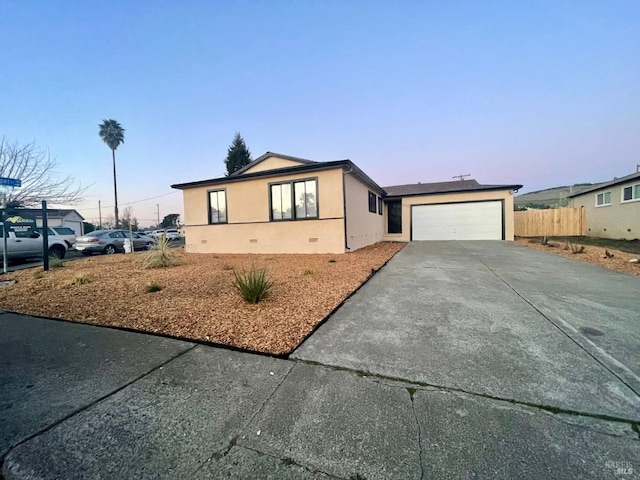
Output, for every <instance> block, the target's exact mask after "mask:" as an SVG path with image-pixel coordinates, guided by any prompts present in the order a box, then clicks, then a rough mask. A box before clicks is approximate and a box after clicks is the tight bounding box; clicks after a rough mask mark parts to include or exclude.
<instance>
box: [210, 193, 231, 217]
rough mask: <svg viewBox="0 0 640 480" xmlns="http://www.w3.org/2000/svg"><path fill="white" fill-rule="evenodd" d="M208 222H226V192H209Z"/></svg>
mask: <svg viewBox="0 0 640 480" xmlns="http://www.w3.org/2000/svg"><path fill="white" fill-rule="evenodd" d="M209 223H212V224H213V223H227V192H226V191H224V190H214V191H211V192H209Z"/></svg>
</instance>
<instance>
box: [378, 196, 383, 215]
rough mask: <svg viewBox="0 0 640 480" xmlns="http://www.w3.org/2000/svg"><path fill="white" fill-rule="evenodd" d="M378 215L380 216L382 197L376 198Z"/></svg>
mask: <svg viewBox="0 0 640 480" xmlns="http://www.w3.org/2000/svg"><path fill="white" fill-rule="evenodd" d="M378 215H382V197H378Z"/></svg>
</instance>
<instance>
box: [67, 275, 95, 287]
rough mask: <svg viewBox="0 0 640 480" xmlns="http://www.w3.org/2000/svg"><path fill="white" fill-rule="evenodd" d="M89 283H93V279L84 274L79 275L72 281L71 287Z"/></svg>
mask: <svg viewBox="0 0 640 480" xmlns="http://www.w3.org/2000/svg"><path fill="white" fill-rule="evenodd" d="M87 283H91V279H90V278H89V277H87V276H86V275H85V274H84V273H77V274H75V275H74V276H73V278H72V279H71V285H85V284H87Z"/></svg>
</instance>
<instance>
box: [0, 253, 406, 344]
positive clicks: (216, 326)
mask: <svg viewBox="0 0 640 480" xmlns="http://www.w3.org/2000/svg"><path fill="white" fill-rule="evenodd" d="M403 246H404V244H398V243H378V244H376V245H372V246H370V247H366V248H363V249H361V250H357V251H355V252H352V253H346V254H343V255H333V254H326V255H211V254H208V255H206V254H184V253H178V254H177V255H178V257H179V260H180V264H179V265H177V266H174V267H170V268H165V269H153V270H148V269H144V268H143V267H142V265H141V263H140V261H139V258H140V257H139V255H144V254H133V255H111V256H95V257H90V258H86V259H81V260H76V261H73V262H67V263H66V264H65V268H62V269H58V270H51V271H49V272H45V273H44V275H43V277H42V278H34V275H33V272H32V271H30V270H22V271H18V272H13V273H10V274H7V275H6V276H5V277H6V279H7V280H8V279H16V280H18V283H16V284H15V285H13V286H11V287H9V288H5V289H2V290H0V308H4V309H7V310H13V311H18V312H23V313H29V314H34V315H42V316H46V317H55V318H64V319H67V320H73V321H78V322H84V323H92V324H99V325H112V326H118V327H128V328H135V329H138V330H143V331H148V332H157V333H163V334H168V335H174V336H178V337H185V338H193V339H198V340H205V341H211V342H216V343H221V344H226V345H233V346H235V347H240V348H245V349H249V350H254V351H260V352H267V353H272V354H284V353H288V352H290V351H291V350H293V349H294V348H295V347H296V346H297V345H298V344H299V343H300V342H301V341H302V340H303V339H304V338H305V337H306V336H307V335H308V334H309V333H310V332H311V331H312V330H313V328H314V327H315V326H316V325H317V324H318V323H319V322H320V321H322V320H323V319H324V318H325V317H326V316H327V315H328V314H329V313H330V312H331V311H332V310H333V309H334V308H335V307H336V306H337V305H338V304H339V303H340V302H342V301H343V300H344V299H345V298H346V297H347V296H349V294H350V293H351V292H353V291H354V290H355V289H356V288H357V287H358V286H360V285H361V284H362V282H363V281H364V280H366V279H367V277H368V276H369V275H370V274H371V271H372V269H374V270H377V269H378V268H380V267H381V266H382V265H383V264H384V263H385V262H387V261H388V260H389V259H390V258H391V257H392V256H393V255H395V254H396V253H397V252H398V251H399V250H400V249H401V248H402V247H403ZM331 259H335V262H330V260H331ZM253 265H256V266H259V267H266V268H267V271H268V273H269V275H270V276H271V278H272V279H273V280H274V282H275V284H274V287H273V290H272V291H271V292H270V294H269V296H268V297H267V298H266V299H264V300H263V301H261V302H260V303H258V304H250V303H247V302H245V301H244V300H243V299H242V298H241V297H240V295H239V294H238V292H237V291H236V288H235V286H234V282H235V278H234V269H235V270H242V269H249V268H251V266H253ZM229 267H230V268H229ZM305 269H312V270H313V272H314V273H313V275H304V274H303V272H304V270H305ZM80 273H82V274H83V275H85V276H87V277H89V278H91V283H90V284H85V285H73V286H72V285H71V279H72V278H73V277H74V276H75V275H77V274H80ZM152 283H155V284H158V285H162V290H161V291H159V292H156V293H153V294H152V295H150V294H148V293H147V288H148V285H150V284H152Z"/></svg>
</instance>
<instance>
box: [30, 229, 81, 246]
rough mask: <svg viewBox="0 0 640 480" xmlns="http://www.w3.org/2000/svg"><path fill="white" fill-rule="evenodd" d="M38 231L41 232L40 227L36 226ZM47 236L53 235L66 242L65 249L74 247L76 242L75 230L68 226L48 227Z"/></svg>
mask: <svg viewBox="0 0 640 480" xmlns="http://www.w3.org/2000/svg"><path fill="white" fill-rule="evenodd" d="M36 230H37V231H38V233H40V234H42V227H38V228H36ZM47 233H48V234H49V236H54V237H57V238H59V239H61V240H62V241H63V242H64V243H66V244H67V250H71V249H72V248H74V246H75V243H76V232H74V231H73V230H72V229H70V228H69V227H49V228H48V230H47Z"/></svg>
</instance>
